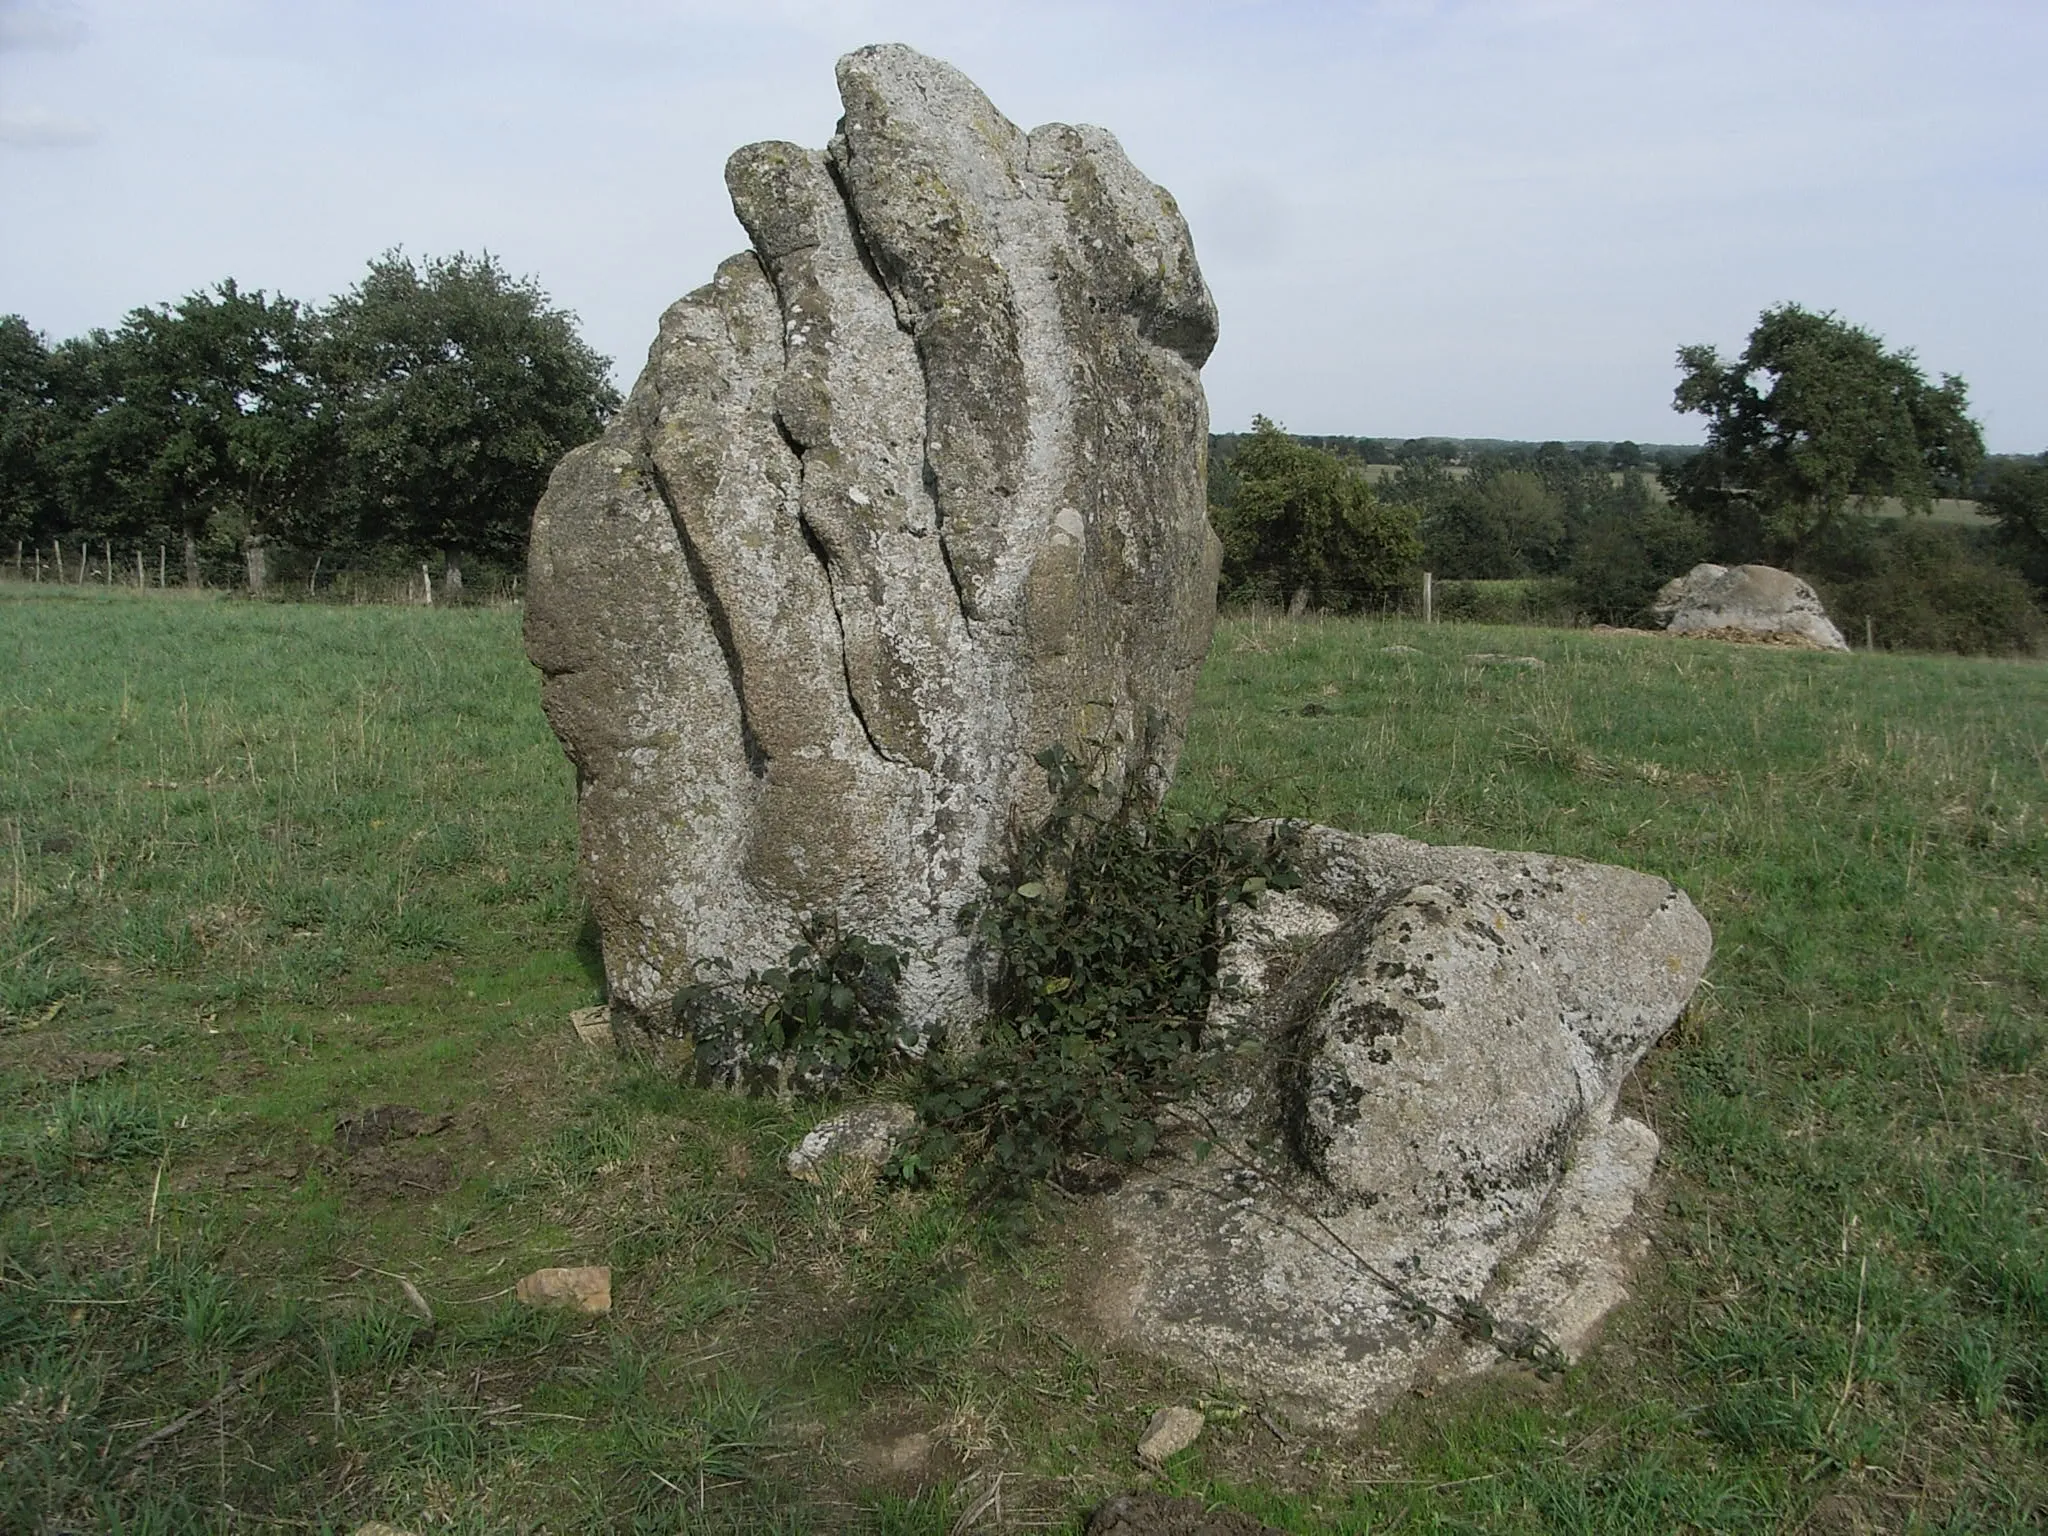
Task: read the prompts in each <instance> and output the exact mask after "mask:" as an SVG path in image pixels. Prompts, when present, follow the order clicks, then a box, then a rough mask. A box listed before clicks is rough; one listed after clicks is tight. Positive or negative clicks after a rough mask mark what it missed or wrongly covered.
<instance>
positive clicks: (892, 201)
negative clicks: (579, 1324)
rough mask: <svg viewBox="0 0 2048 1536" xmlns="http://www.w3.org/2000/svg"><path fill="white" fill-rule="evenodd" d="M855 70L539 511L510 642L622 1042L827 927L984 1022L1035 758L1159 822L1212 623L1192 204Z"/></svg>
mask: <svg viewBox="0 0 2048 1536" xmlns="http://www.w3.org/2000/svg"><path fill="white" fill-rule="evenodd" d="M838 74H839V91H840V97H841V101H842V103H843V105H844V109H845V116H844V118H843V119H842V120H841V123H840V130H839V133H838V134H837V135H836V136H835V137H834V139H833V141H832V143H831V145H830V146H829V148H828V149H827V150H825V151H824V152H819V151H815V150H809V149H803V148H800V147H798V146H796V145H793V144H756V145H751V146H749V147H747V148H745V149H742V150H740V151H739V152H737V153H736V154H735V155H734V156H733V157H732V159H731V161H730V162H729V164H728V165H727V168H726V181H727V185H728V188H729V190H730V192H731V195H732V203H733V207H734V210H735V211H736V212H737V213H738V215H739V217H740V220H741V222H742V223H743V224H744V225H745V226H746V229H747V233H748V234H749V235H750V236H751V238H752V241H753V249H752V250H751V251H749V252H747V253H746V254H744V255H741V256H735V257H733V258H731V259H730V260H728V261H727V262H725V263H724V265H722V266H721V267H720V268H719V270H718V273H717V276H716V277H715V278H714V279H713V280H712V281H711V282H710V283H709V284H707V285H706V286H704V287H702V288H699V289H698V290H697V291H695V292H694V293H692V294H690V295H689V296H688V297H687V298H684V299H682V300H681V301H679V302H678V303H676V304H675V305H674V306H672V307H671V308H670V309H669V311H668V313H667V314H666V315H665V316H663V318H662V322H661V330H660V335H659V336H658V337H657V339H656V340H655V343H654V346H653V348H652V350H651V351H650V353H649V355H648V361H647V367H646V370H645V371H644V372H643V373H642V374H641V376H640V380H639V382H638V384H636V385H635V387H634V389H633V392H632V395H631V397H630V398H629V399H628V401H627V402H626V405H625V407H624V409H623V410H622V411H621V412H620V414H619V416H618V418H617V419H616V420H615V421H614V422H613V423H612V425H611V427H610V428H609V430H608V431H607V432H606V433H605V435H604V436H603V437H602V438H601V439H600V440H599V441H597V442H595V443H592V444H590V445H589V446H587V447H584V448H581V449H578V450H577V451H576V452H574V453H572V454H570V455H569V456H568V457H567V458H566V459H564V460H563V462H562V464H561V465H560V466H559V467H558V468H557V469H556V471H555V474H554V476H553V479H552V480H551V482H550V484H549V487H548V491H547V494H546V496H545V497H544V498H543V499H542V501H541V504H540V507H539V508H538V510H537V511H536V513H535V517H534V525H533V538H532V546H531V568H530V577H529V597H528V604H527V614H526V640H527V649H528V653H529V655H530V656H531V657H532V659H533V661H534V662H535V664H536V665H537V666H539V667H540V669H541V671H542V673H543V674H544V679H545V680H544V683H543V687H542V702H543V705H544V707H545V708H546V711H547V715H548V719H549V721H550V723H551V724H552V725H553V726H554V728H555V731H556V733H557V734H558V735H559V736H560V737H561V739H562V741H563V744H564V745H565V747H566V748H567V750H568V753H569V755H570V757H571V758H572V759H573V760H574V762H575V764H576V768H577V782H578V800H579V807H580V814H581V829H582V847H581V856H582V870H583V874H584V877H585V884H586V889H587V891H588V893H589V896H590V899H591V904H592V907H593V909H594V910H595V913H596V915H597V919H598V924H599V927H600V929H601V931H602V935H603V943H604V959H605V969H606V975H607V979H608V982H609V985H610V993H611V997H612V999H613V1001H614V1002H615V1003H618V1004H621V1005H623V1008H622V1010H621V1021H622V1022H623V1023H631V1022H632V1021H633V1020H634V1019H635V1018H637V1019H638V1020H639V1021H640V1022H642V1023H645V1022H647V1021H649V1020H652V1019H657V1018H659V1017H660V1016H661V1010H662V1008H663V1007H664V1005H665V1004H666V1003H667V1001H668V999H669V998H670V997H671V996H672V995H673V994H674V993H675V992H676V991H677V990H678V988H680V987H681V986H682V985H683V984H685V983H686V982H688V981H690V980H691V979H692V976H693V967H694V966H695V965H696V963H697V962H699V961H704V960H711V959H716V960H720V961H723V962H725V963H726V964H728V965H729V966H730V967H731V968H732V969H733V971H735V972H737V973H742V974H743V973H744V972H746V971H747V970H750V969H755V968H760V967H764V966H767V965H772V964H776V963H779V962H780V960H781V959H782V957H783V956H784V954H785V953H786V952H787V950H788V949H789V948H790V946H791V945H792V943H794V942H795V940H796V938H797V935H798V931H799V924H800V923H801V922H802V920H803V919H804V918H805V917H806V916H807V915H809V914H812V913H821V914H829V915H831V916H833V917H836V918H837V919H838V920H839V921H840V922H841V923H842V924H843V925H844V926H845V927H846V929H847V930H848V931H851V932H857V933H861V934H863V935H866V936H868V937H871V938H876V939H882V940H890V941H894V942H896V943H897V944H898V945H899V946H900V947H902V948H904V949H906V950H907V951H909V952H910V954H911V955H912V962H911V966H910V969H909V971H908V972H907V974H906V976H905V981H904V999H903V1000H904V1003H905V1005H906V1008H907V1010H908V1012H909V1013H910V1014H911V1016H912V1017H913V1018H914V1019H915V1020H916V1021H917V1022H918V1023H919V1024H920V1025H921V1026H923V1027H925V1028H927V1029H930V1030H937V1029H942V1028H944V1027H946V1026H947V1025H949V1024H955V1023H959V1022H962V1021H963V1020H965V1019H966V1018H968V1017H969V1016H971V1014H972V1011H973V998H974V992H975V988H976V984H977V970H976V964H975V960H974V957H973V954H972V952H971V949H970V944H969V941H968V939H967V938H966V937H964V936H963V935H962V934H961V933H960V931H959V927H958V924H957V922H956V917H957V914H958V912H959V911H960V909H961V907H962V906H963V905H964V904H965V903H966V902H967V901H969V900H970V899H971V898H972V897H973V895H974V894H975V892H976V890H977V889H978V876H979V871H980V869H981V867H982V866H983V865H984V864H985V863H988V862H991V861H993V860H994V859H995V858H996V857H998V856H999V855H1000V851H1001V843H1002V840H1003V838H1004V836H1005V833H1006V831H1007V829H1008V828H1009V827H1010V825H1011V824H1012V823H1013V821H1014V820H1016V819H1018V818H1029V817H1031V816H1032V815H1034V814H1035V813H1036V812H1037V811H1038V810H1039V809H1041V808H1042V806H1043V805H1044V802H1045V783H1044V777H1043V774H1042V771H1041V769H1040V768H1039V767H1038V766H1037V765H1036V764H1035V763H1034V761H1033V757H1034V754H1036V753H1038V752H1039V751H1041V750H1042V749H1044V748H1046V747H1048V746H1053V745H1063V746H1065V747H1066V748H1068V749H1069V750H1071V751H1073V752H1074V753H1075V754H1076V755H1078V756H1083V757H1089V758H1091V760H1093V758H1094V757H1096V756H1099V759H1100V761H1099V763H1097V767H1098V768H1099V771H1100V772H1101V774H1102V776H1103V780H1104V785H1105V788H1104V797H1105V800H1106V801H1107V803H1108V805H1110V806H1114V805H1115V804H1117V803H1119V802H1126V803H1133V804H1136V805H1138V806H1141V807H1143V806H1149V805H1150V804H1152V803H1154V802H1156V801H1157V800H1158V798H1159V797H1160V796H1161V795H1162V794H1163V793H1164V792H1165V789H1166V787H1167V785H1168V782H1169V780H1170V778H1171V776H1172V772H1173V768H1174V764H1175V761H1176V759H1177V757H1178V755H1179V752H1180V748H1181V743H1182V739H1183V735H1184V732H1185V729H1186V722H1187V713H1188V708H1189V704H1190V700H1191V697H1192V692H1193V687H1194V681H1195V674H1196V672H1197V670H1198V668H1199V667H1200V665H1201V662H1202V659H1203V657H1204V655H1205V654H1206V652H1207V649H1208V645H1209V637H1210V632H1211V629H1212V627H1213V624H1214V616H1215V578H1216V569H1217V561H1218V555H1219V550H1218V545H1217V543H1216V539H1215V536H1214V534H1213V533H1212V532H1211V530H1210V528H1209V525H1208V521H1207V515H1206V508H1207V499H1206V495H1205V491H1204V456H1205V454H1206V451H1207V443H1208V410H1207V405H1206V402H1205V400H1204V397H1203V393H1202V388H1201V382H1200V376H1199V370H1200V368H1201V365H1202V363H1203V362H1204V360H1205V359H1206V358H1207V357H1208V355H1209V351H1210V349H1211V347H1212V346H1213V345H1214V344H1215V340H1216V310H1215V306H1214V304H1213V303H1212V301H1211V300H1210V297H1209V292H1208V289H1207V287H1206V286H1205V285H1204V283H1203V281H1202V276H1201V272H1200V271H1199V269H1198V268H1197V266H1196V264H1195V258H1194V250H1193V247H1192V245H1191V244H1190V242H1189V239H1188V232H1187V226H1186V224H1185V223H1184V221H1183V220H1182V218H1181V215H1180V211H1179V209H1178V208H1177V207H1176V206H1175V205H1174V202H1173V199H1172V198H1171V197H1169V196H1168V195H1167V194H1166V193H1165V191H1163V190H1162V189H1161V188H1159V187H1156V186H1154V185H1153V184H1152V183H1151V182H1149V181H1147V180H1146V179H1145V178H1144V177H1143V176H1141V175H1140V174H1139V173H1138V172H1137V171H1136V170H1135V169H1134V168H1133V167H1132V165H1131V164H1130V162H1129V161H1128V160H1127V159H1126V158H1125V156H1124V154H1123V151H1122V150H1121V149H1120V148H1119V147H1118V145H1117V142H1116V140H1115V139H1113V138H1112V137H1110V135H1109V134H1107V133H1105V132H1104V131H1102V130H1101V129H1099V128H1088V127H1079V128H1076V127H1067V126H1065V125H1062V124H1051V125H1048V126H1046V127H1043V128H1039V129H1036V130H1034V131H1033V132H1031V133H1029V134H1026V133H1024V132H1023V131H1021V130H1020V129H1018V128H1017V127H1016V126H1015V125H1014V124H1012V123H1011V122H1009V121H1008V119H1006V118H1004V117H1003V116H1002V114H1001V113H999V112H998V111H997V110H996V109H995V108H994V107H993V106H992V105H991V104H990V103H989V101H988V99H987V98H986V97H985V96H983V95H982V93H981V92H980V91H979V90H977V89H976V88H975V86H974V85H973V84H972V83H971V82H970V81H969V80H968V79H967V78H966V77H965V76H963V75H961V74H960V73H959V72H958V71H957V70H954V69H952V68H950V67H949V66H947V65H945V64H942V63H939V62H938V61H936V60H933V59H929V58H925V57H923V56H922V55H919V54H917V53H914V52H912V51H911V50H910V49H908V48H903V47H897V46H887V47H875V48H864V49H862V50H860V51H859V52H857V53H853V54H849V55H847V56H846V57H845V58H844V59H842V60H841V61H840V63H839V71H838Z"/></svg>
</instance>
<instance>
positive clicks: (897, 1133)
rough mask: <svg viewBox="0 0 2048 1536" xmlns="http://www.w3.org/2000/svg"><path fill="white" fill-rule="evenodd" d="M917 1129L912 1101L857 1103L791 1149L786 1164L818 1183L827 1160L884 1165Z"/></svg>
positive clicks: (801, 1176) (794, 1174)
mask: <svg viewBox="0 0 2048 1536" xmlns="http://www.w3.org/2000/svg"><path fill="white" fill-rule="evenodd" d="M916 1129H917V1111H916V1110H914V1109H912V1108H911V1107H910V1106H909V1105H908V1104H897V1103H893V1102H877V1103H874V1104H857V1105H855V1106H854V1107H853V1108H852V1109H846V1110H841V1111H840V1112H839V1113H838V1114H836V1115H834V1116H832V1118H831V1119H829V1120H821V1121H820V1122H819V1123H818V1124H817V1126H815V1127H814V1128H813V1129H812V1131H811V1133H810V1134H809V1135H808V1136H806V1137H804V1139H803V1140H802V1141H800V1142H798V1143H797V1144H796V1145H795V1146H794V1147H793V1148H791V1149H790V1154H789V1156H788V1157H787V1158H786V1159H784V1161H783V1166H784V1167H785V1168H787V1169H788V1170H789V1172H790V1176H791V1177H793V1178H798V1179H807V1180H809V1181H810V1182H811V1183H814V1184H815V1183H817V1182H818V1180H819V1178H820V1176H821V1173H822V1170H823V1169H824V1167H825V1165H826V1164H827V1163H835V1162H843V1163H865V1164H867V1165H868V1166H869V1167H871V1168H880V1167H881V1166H882V1165H883V1164H884V1163H886V1162H888V1161H889V1155H890V1154H891V1153H892V1152H894V1151H895V1150H896V1149H897V1148H898V1147H900V1146H902V1145H903V1143H904V1140H905V1139H906V1138H907V1137H908V1136H909V1135H910V1133H911V1132H912V1131H914V1130H916Z"/></svg>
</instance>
